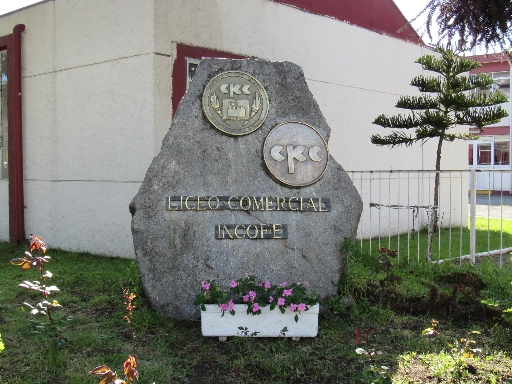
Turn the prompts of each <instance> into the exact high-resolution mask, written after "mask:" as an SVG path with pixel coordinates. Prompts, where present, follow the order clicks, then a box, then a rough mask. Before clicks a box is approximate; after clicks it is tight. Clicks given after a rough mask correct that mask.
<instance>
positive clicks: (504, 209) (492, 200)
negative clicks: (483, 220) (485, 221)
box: [468, 195, 512, 220]
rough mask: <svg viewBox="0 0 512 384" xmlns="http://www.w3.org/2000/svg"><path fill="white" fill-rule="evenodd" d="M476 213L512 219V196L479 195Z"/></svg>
mask: <svg viewBox="0 0 512 384" xmlns="http://www.w3.org/2000/svg"><path fill="white" fill-rule="evenodd" d="M468 212H469V211H468ZM476 215H477V216H483V217H493V218H497V219H499V218H503V219H505V220H512V196H500V195H490V196H489V195H477V196H476Z"/></svg>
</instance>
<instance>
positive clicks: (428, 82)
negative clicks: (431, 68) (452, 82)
mask: <svg viewBox="0 0 512 384" xmlns="http://www.w3.org/2000/svg"><path fill="white" fill-rule="evenodd" d="M411 85H412V86H414V87H418V89H419V91H420V92H429V93H440V92H441V91H442V90H443V87H442V81H441V78H440V77H431V76H423V75H419V76H416V77H415V78H414V79H412V80H411Z"/></svg>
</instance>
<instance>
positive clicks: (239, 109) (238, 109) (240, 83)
mask: <svg viewBox="0 0 512 384" xmlns="http://www.w3.org/2000/svg"><path fill="white" fill-rule="evenodd" d="M268 104H269V103H268V96H267V92H266V91H265V89H264V88H263V86H262V85H261V84H260V83H259V81H258V80H256V79H255V78H254V77H252V76H251V75H249V74H247V73H244V72H238V71H228V72H223V73H221V74H219V75H217V76H215V77H214V78H213V79H211V80H210V82H209V83H208V85H207V86H206V88H205V89H204V92H203V111H204V114H205V115H206V117H207V118H208V120H209V121H210V123H212V125H213V126H214V127H215V128H217V129H218V130H219V131H221V132H224V133H227V134H228V135H237V136H239V135H247V134H248V133H251V132H254V131H255V130H257V129H258V128H259V127H261V125H262V124H263V122H264V121H265V119H266V118H267V113H268Z"/></svg>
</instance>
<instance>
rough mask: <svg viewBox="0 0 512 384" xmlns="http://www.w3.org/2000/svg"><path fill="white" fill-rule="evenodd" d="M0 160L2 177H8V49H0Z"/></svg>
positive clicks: (0, 176)
mask: <svg viewBox="0 0 512 384" xmlns="http://www.w3.org/2000/svg"><path fill="white" fill-rule="evenodd" d="M0 160H1V162H2V164H1V169H2V171H1V175H0V178H2V179H7V178H8V157H7V51H0Z"/></svg>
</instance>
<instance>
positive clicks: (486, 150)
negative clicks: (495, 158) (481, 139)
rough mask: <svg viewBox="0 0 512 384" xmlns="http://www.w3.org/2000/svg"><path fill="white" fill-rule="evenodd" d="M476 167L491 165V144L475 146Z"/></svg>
mask: <svg viewBox="0 0 512 384" xmlns="http://www.w3.org/2000/svg"><path fill="white" fill-rule="evenodd" d="M476 148H477V165H491V143H479V144H478V145H477V147H476Z"/></svg>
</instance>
